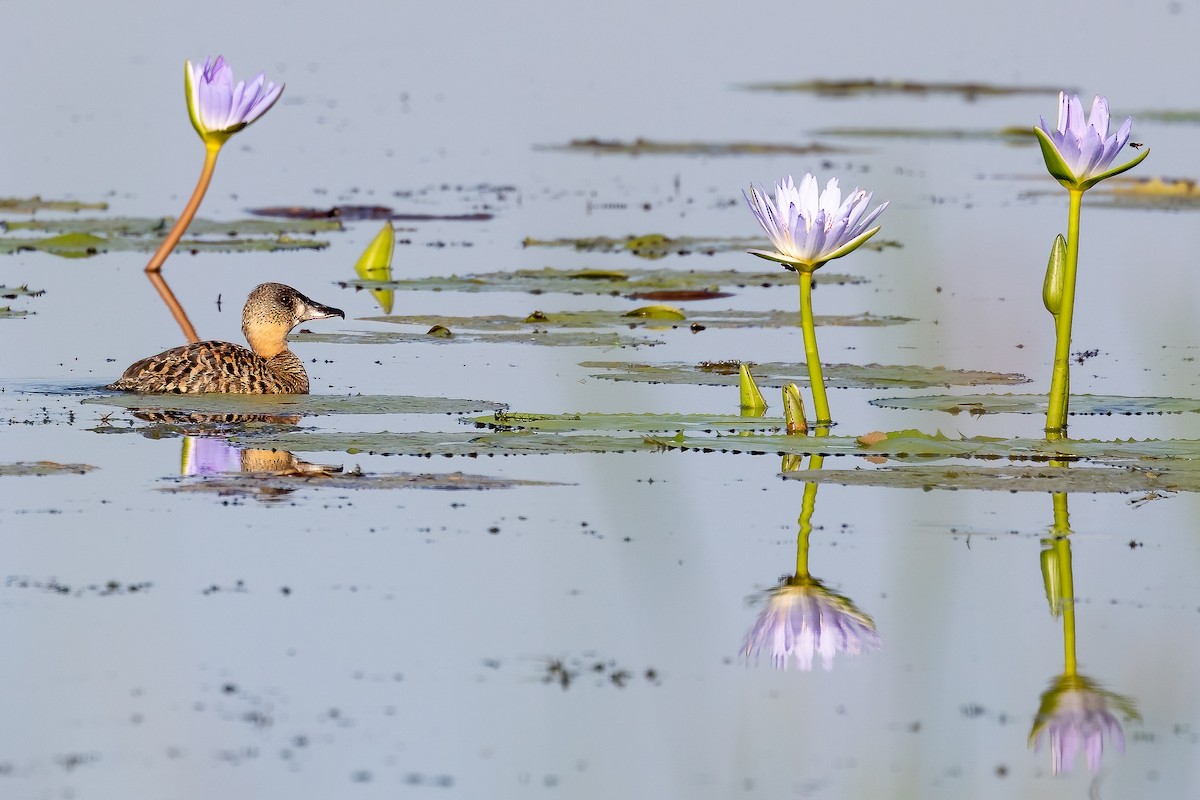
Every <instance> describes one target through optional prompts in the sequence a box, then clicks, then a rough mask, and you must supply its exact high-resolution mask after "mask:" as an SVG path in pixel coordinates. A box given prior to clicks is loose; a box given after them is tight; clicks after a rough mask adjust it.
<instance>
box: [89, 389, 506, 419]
mask: <svg viewBox="0 0 1200 800" xmlns="http://www.w3.org/2000/svg"><path fill="white" fill-rule="evenodd" d="M81 402H83V403H86V404H96V405H104V406H117V407H119V408H128V409H134V410H142V411H186V412H191V413H199V414H267V415H281V414H284V415H286V414H300V415H305V416H307V415H311V414H476V413H480V412H484V411H497V410H500V409H503V408H504V407H505V406H504V404H503V403H492V402H489V401H486V400H455V399H451V398H446V397H407V396H404V395H386V394H379V395H367V394H357V395H321V394H298V395H244V394H197V395H157V394H107V395H102V396H99V397H88V398H84V399H83V400H82V401H81Z"/></svg>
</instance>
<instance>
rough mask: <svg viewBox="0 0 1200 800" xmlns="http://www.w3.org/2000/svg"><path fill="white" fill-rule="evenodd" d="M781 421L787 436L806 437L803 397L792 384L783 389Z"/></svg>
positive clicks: (806, 426)
mask: <svg viewBox="0 0 1200 800" xmlns="http://www.w3.org/2000/svg"><path fill="white" fill-rule="evenodd" d="M783 419H784V422H785V423H786V424H787V433H788V436H795V435H797V434H798V435H801V436H807V435H808V421H807V420H805V419H804V397H803V396H802V395H801V394H800V388H799V387H798V386H796V384H794V383H789V384H788V385H787V386H784V387H783Z"/></svg>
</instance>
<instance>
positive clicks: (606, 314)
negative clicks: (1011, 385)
mask: <svg viewBox="0 0 1200 800" xmlns="http://www.w3.org/2000/svg"><path fill="white" fill-rule="evenodd" d="M675 314H678V315H679V316H675ZM360 319H362V320H363V321H366V322H386V323H390V324H395V325H416V326H420V327H428V326H430V325H445V326H446V327H449V328H452V329H453V330H455V331H463V330H471V331H528V330H535V329H536V330H565V329H571V328H589V329H590V328H615V327H621V328H632V327H642V326H647V327H654V328H662V327H663V326H662V324H661V323H662V321H664V319H665V321H668V322H671V321H676V322H682V321H687V322H688V323H696V324H700V325H703V326H704V327H705V328H785V327H799V325H800V314H799V313H798V312H797V311H795V310H794V309H793V310H790V311H739V310H727V311H702V310H693V309H689V310H688V311H687V314H686V316H683V312H681V311H679V310H678V309H674V313H673V314H671V315H670V316H668V317H666V318H653V317H651V318H645V319H643V318H641V317H634V316H631V315H630V313H628V312H621V311H607V310H596V311H553V312H550V313H546V312H542V311H535V312H533V313H532V314H529V315H527V316H525V317H519V316H508V315H504V314H495V315H490V316H478V317H443V316H438V315H437V314H413V315H393V316H387V317H361V318H360ZM911 321H912V320H911V319H910V318H908V317H889V316H882V317H881V316H875V315H874V314H854V315H849V316H818V317H816V318H815V322H816V324H817V325H822V326H841V327H867V328H874V327H882V326H885V325H900V324H903V323H905V322H911ZM675 327H683V328H685V329H686V328H688V326H687V325H684V326H675Z"/></svg>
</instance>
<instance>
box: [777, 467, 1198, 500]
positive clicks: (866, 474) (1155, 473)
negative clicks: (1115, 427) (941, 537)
mask: <svg viewBox="0 0 1200 800" xmlns="http://www.w3.org/2000/svg"><path fill="white" fill-rule="evenodd" d="M1185 463H1186V467H1187V468H1180V467H1179V466H1173V465H1166V466H1159V465H1157V464H1156V465H1155V466H1154V468H1152V469H1151V468H1146V467H1140V466H1138V467H1117V468H1114V467H1081V466H1079V465H1077V464H1073V465H1072V466H1071V467H1070V468H1069V469H1065V468H1063V467H1055V466H1051V465H1049V464H1029V465H1022V466H1006V467H980V466H972V465H953V466H946V465H927V464H922V465H912V466H898V467H880V468H878V469H835V470H823V469H822V470H800V471H795V472H785V473H783V474H782V477H784V478H785V479H787V480H796V481H804V482H806V483H836V484H841V485H843V486H886V487H890V488H896V489H922V490H924V491H929V490H931V489H950V490H960V489H961V490H967V489H981V490H990V491H1002V492H1122V493H1127V492H1159V491H1169V492H1195V491H1200V470H1197V469H1196V468H1195V465H1194V464H1192V463H1191V462H1185Z"/></svg>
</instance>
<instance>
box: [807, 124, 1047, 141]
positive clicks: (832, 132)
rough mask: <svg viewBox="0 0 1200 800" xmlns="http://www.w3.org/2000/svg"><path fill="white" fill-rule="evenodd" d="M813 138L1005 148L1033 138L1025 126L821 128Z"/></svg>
mask: <svg viewBox="0 0 1200 800" xmlns="http://www.w3.org/2000/svg"><path fill="white" fill-rule="evenodd" d="M814 133H815V134H816V135H817V136H848V137H854V138H860V139H916V140H918V141H927V142H944V141H970V142H979V141H1002V142H1005V143H1007V144H1033V142H1034V137H1035V134H1034V132H1033V129H1032V128H1031V127H1029V126H1027V125H1025V126H1020V127H1016V126H1014V127H1011V128H996V129H990V130H967V129H964V128H821V129H819V130H817V131H814Z"/></svg>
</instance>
